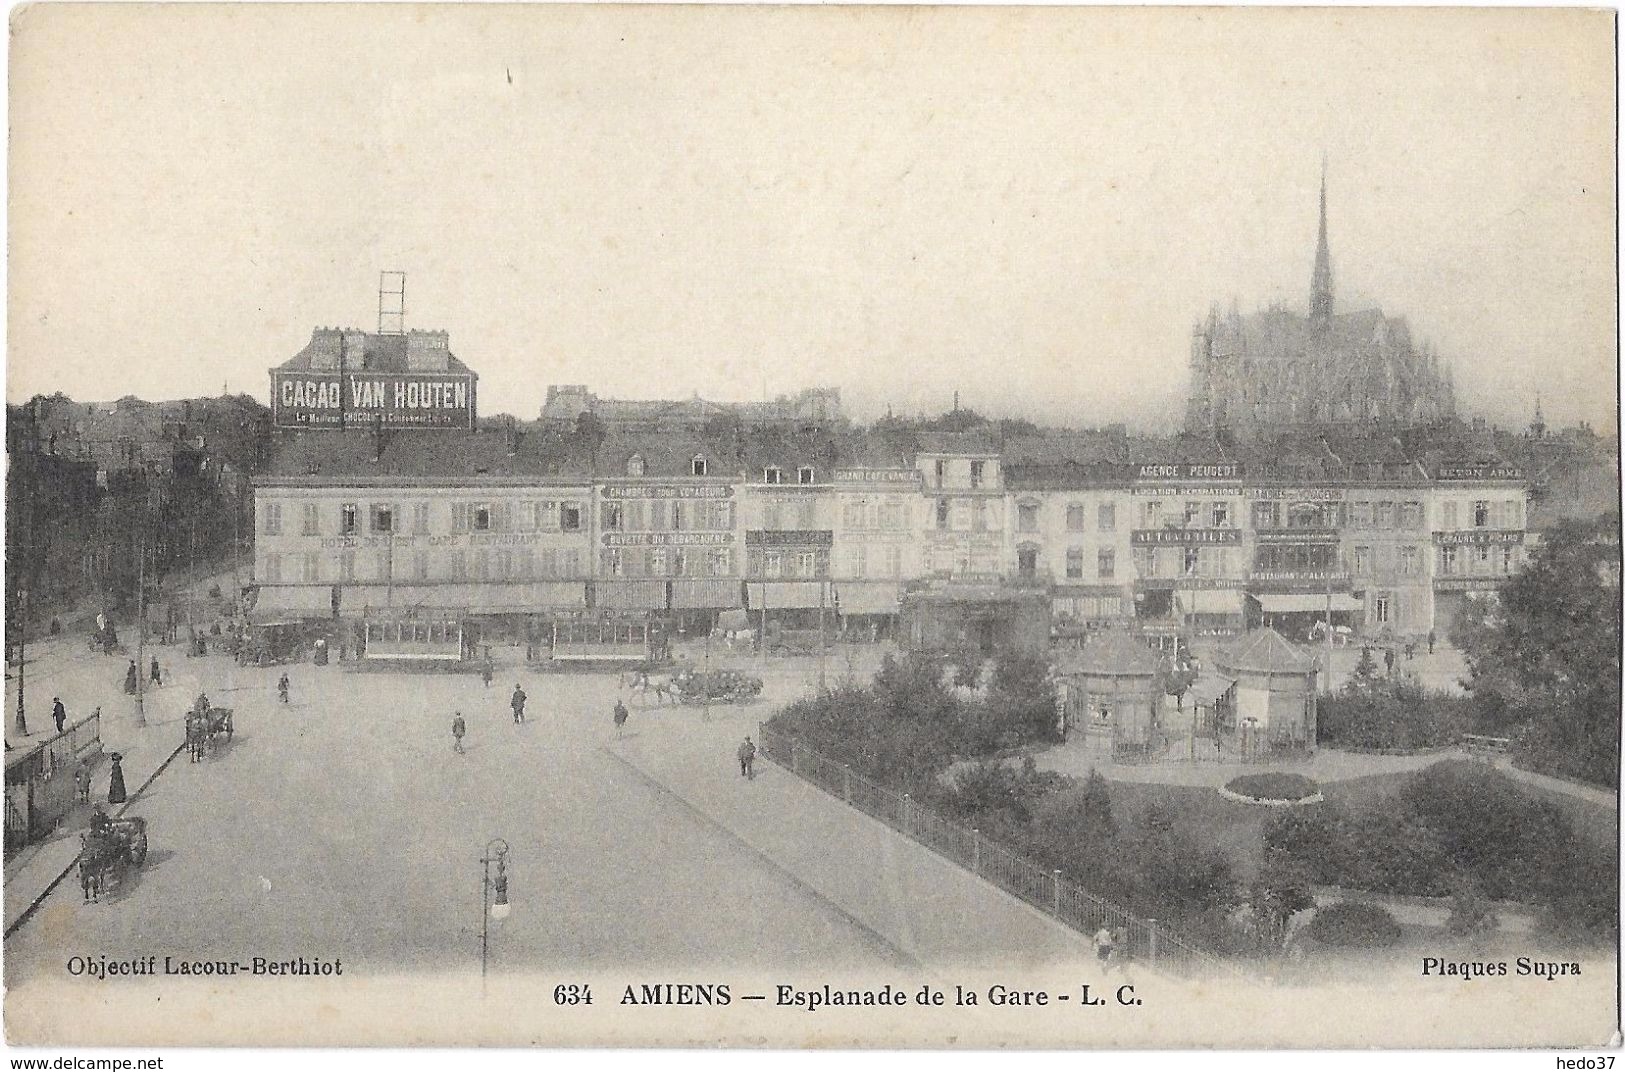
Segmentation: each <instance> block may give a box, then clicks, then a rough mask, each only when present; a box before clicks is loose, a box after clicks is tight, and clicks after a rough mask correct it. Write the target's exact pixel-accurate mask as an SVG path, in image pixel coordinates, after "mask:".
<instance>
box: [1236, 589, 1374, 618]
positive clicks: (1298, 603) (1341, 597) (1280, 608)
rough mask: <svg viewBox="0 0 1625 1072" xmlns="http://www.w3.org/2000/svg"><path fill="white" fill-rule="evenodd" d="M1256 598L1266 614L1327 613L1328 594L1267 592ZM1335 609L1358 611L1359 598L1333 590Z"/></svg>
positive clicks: (1333, 606)
mask: <svg viewBox="0 0 1625 1072" xmlns="http://www.w3.org/2000/svg"><path fill="white" fill-rule="evenodd" d="M1253 598H1254V599H1256V600H1258V605H1259V606H1260V607H1262V608H1264V612H1265V613H1266V614H1313V613H1315V612H1316V611H1319V612H1320V613H1321V614H1325V613H1326V595H1325V593H1324V592H1322V593H1320V594H1318V595H1317V594H1311V593H1308V592H1266V593H1263V594H1255V595H1254V596H1253ZM1331 605H1332V609H1333V610H1337V611H1357V610H1361V609H1362V608H1361V606H1360V602H1359V600H1357V599H1355V598H1354V597H1353V596H1351V595H1349V594H1348V593H1347V592H1333V593H1332V596H1331Z"/></svg>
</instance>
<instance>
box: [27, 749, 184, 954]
mask: <svg viewBox="0 0 1625 1072" xmlns="http://www.w3.org/2000/svg"><path fill="white" fill-rule="evenodd" d="M185 749H186V742H185V741H182V742H181V743H180V744H178V745H176V746H175V750H174V751H173V752H171V753H169V755H168V757H167V758H165V760H164V761H163V762H162V763H160V764H158V769H157V770H155V771H153V772H152V773H151V774H149V775H147V780H146V781H144V782H142V783H141V785H140V786H138V787H137V788H136V791H135V792H133V793H131V794H130V797H129V799H128V800H126V801H125V802H124V804H123V805H122V806H121V807H120V808H119V810H118V811H117V812H115V813H114V814H113V818H115V819H118V818H122V817H123V815H124V813H125V812H127V811H129V810H130V806H131V805H133V804H134V803H135V802H136V801H137V800H140V799H141V794H142V793H145V792H146V791H147V787H148V786H150V785H152V783H153V782H154V781H156V780H157V778H158V776H159V775H160V774H162V773H164V771H165V770H167V769H168V768H169V765H170V764H171V763H173V762H174V761H175V757H176V756H178V755H180V754H181V753H182V752H183V751H185ZM78 865H79V856H78V854H77V853H75V854H74V857H73V860H72V862H70V863H69V864H68V866H67V867H64V868H63V869H62V872H61V873H60V874H59V875H57V876H56V877H55V878H53V879H52V880H51V881H50V882H48V883H46V884H45V889H43V890H41V891H40V893H39V896H37V897H35V898H34V899H33V900H31V901H29V902H28V907H27V908H25V909H23V910H22V912H21V913H20V914H19V915H18V916H17V918H16V919H14V920H12V921H11V924H10V925H9V926H7V927H6V932H5V935H4V937H6V938H10V937H11V936H12V935H13V934H16V933H17V932H18V931H19V930H21V929H22V926H23V924H24V923H27V922H28V921H29V920H30V919H31V918H33V915H34V913H35V912H36V911H37V910H38V909H39V906H40V905H42V904H44V903H45V899H46V898H47V897H49V896H51V894H52V893H54V892H55V891H56V888H57V887H58V886H59V885H61V884H62V880H63V879H65V878H67V877H68V875H69V874H71V873H72V872H73V869H74V868H75V867H77V866H78Z"/></svg>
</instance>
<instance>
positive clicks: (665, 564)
mask: <svg viewBox="0 0 1625 1072" xmlns="http://www.w3.org/2000/svg"><path fill="white" fill-rule="evenodd" d="M668 568H669V560H668V556H667V553H666V549H665V548H664V547H655V548H651V549H650V551H649V572H650V573H651V574H653V575H656V576H663V575H664V574H665V573H666V571H667V569H668Z"/></svg>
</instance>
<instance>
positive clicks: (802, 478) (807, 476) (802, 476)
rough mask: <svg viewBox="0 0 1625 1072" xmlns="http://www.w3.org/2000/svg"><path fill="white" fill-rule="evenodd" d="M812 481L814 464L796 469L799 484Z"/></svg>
mask: <svg viewBox="0 0 1625 1072" xmlns="http://www.w3.org/2000/svg"><path fill="white" fill-rule="evenodd" d="M812 482H813V467H812V466H810V465H803V466H802V467H801V468H800V469H797V470H796V483H797V484H811V483H812Z"/></svg>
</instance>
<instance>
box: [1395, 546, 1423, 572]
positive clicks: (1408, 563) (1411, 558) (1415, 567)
mask: <svg viewBox="0 0 1625 1072" xmlns="http://www.w3.org/2000/svg"><path fill="white" fill-rule="evenodd" d="M1421 565H1422V563H1421V557H1420V556H1419V555H1418V554H1417V551H1416V548H1415V547H1414V546H1405V547H1401V548H1400V549H1399V572H1400V573H1402V574H1404V575H1405V576H1407V577H1414V576H1416V575H1417V574H1418V573H1420V572H1421Z"/></svg>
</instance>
